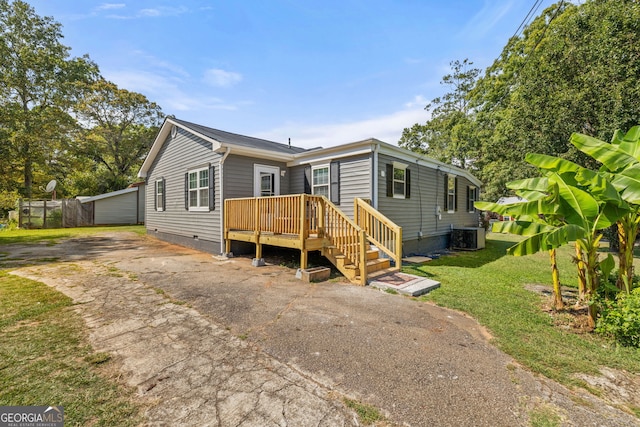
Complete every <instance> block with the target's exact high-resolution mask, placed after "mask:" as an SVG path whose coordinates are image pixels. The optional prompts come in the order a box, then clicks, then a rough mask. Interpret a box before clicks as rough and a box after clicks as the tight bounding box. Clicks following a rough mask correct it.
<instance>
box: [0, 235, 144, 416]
mask: <svg viewBox="0 0 640 427" xmlns="http://www.w3.org/2000/svg"><path fill="white" fill-rule="evenodd" d="M105 230H114V231H115V229H113V228H109V229H107V228H86V229H52V230H14V231H8V230H3V231H0V252H2V245H3V244H8V243H29V242H38V241H43V240H48V241H55V240H57V239H61V238H66V237H71V236H77V235H86V234H91V233H96V232H100V231H105ZM117 230H124V231H136V232H143V230H144V229H143V227H118V228H117ZM72 304H73V303H72V301H71V300H70V299H69V298H67V297H66V296H64V295H63V294H61V293H60V292H57V291H55V290H53V289H52V288H49V287H48V286H46V285H44V284H42V283H40V282H35V281H32V280H28V279H24V278H21V277H18V276H13V275H10V274H8V272H7V271H6V270H5V271H3V270H0V384H2V386H1V387H0V405H2V406H30V405H38V406H43V405H44V406H48V405H55V406H58V405H62V406H64V411H65V425H68V426H86V425H92V426H115V425H117V426H135V425H139V424H140V423H141V421H142V416H141V413H142V408H141V407H140V406H139V404H137V403H135V399H134V397H133V393H134V391H133V390H131V389H129V388H127V387H125V386H123V385H122V384H119V383H118V382H117V381H115V380H114V379H113V378H111V377H110V375H109V371H110V368H111V367H110V356H109V355H108V354H104V353H95V352H94V351H93V350H92V348H91V346H90V345H89V343H88V340H87V330H86V326H85V325H84V322H83V320H82V319H81V318H80V316H79V315H78V314H77V313H76V312H75V311H73V309H72Z"/></svg>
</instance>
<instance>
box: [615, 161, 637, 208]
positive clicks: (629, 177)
mask: <svg viewBox="0 0 640 427" xmlns="http://www.w3.org/2000/svg"><path fill="white" fill-rule="evenodd" d="M613 186H614V187H615V188H616V189H617V190H618V191H619V192H620V196H621V197H622V199H624V200H625V201H627V202H628V203H633V204H635V205H639V204H640V164H637V165H634V166H631V167H629V168H627V169H625V170H624V171H622V172H620V173H617V174H615V175H614V177H613Z"/></svg>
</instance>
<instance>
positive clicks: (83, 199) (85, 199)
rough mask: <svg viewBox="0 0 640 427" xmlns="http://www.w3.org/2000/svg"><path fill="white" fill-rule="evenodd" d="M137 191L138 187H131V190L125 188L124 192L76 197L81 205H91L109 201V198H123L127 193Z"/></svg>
mask: <svg viewBox="0 0 640 427" xmlns="http://www.w3.org/2000/svg"><path fill="white" fill-rule="evenodd" d="M136 191H138V187H129V188H125V189H124V190H118V191H112V192H110V193H104V194H98V195H97V196H91V197H84V196H79V197H76V199H78V200H80V203H89V202H95V201H96V200H102V199H108V198H109V197H116V196H121V195H123V194H127V193H133V192H136Z"/></svg>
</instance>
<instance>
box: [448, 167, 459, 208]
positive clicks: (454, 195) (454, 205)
mask: <svg viewBox="0 0 640 427" xmlns="http://www.w3.org/2000/svg"><path fill="white" fill-rule="evenodd" d="M457 177H458V176H457V175H452V174H448V175H447V180H450V179H452V180H453V203H451V204H450V203H449V195H450V194H449V181H447V213H456V197H458V195H457V194H456V190H457V189H456V178H457Z"/></svg>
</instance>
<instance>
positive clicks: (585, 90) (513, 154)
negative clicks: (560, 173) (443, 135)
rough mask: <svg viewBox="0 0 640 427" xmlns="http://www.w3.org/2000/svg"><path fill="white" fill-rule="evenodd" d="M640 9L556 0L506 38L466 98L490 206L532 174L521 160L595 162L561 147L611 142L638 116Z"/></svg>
mask: <svg viewBox="0 0 640 427" xmlns="http://www.w3.org/2000/svg"><path fill="white" fill-rule="evenodd" d="M638 58H640V3H638V2H637V1H632V0H587V1H586V2H584V3H583V4H579V5H576V4H574V3H571V2H567V1H563V2H558V3H556V4H554V5H552V6H551V7H549V8H547V9H546V10H545V11H544V12H543V13H542V14H541V15H540V16H538V17H537V18H536V19H535V20H534V21H532V23H531V24H530V25H529V26H528V27H527V28H526V29H525V31H524V32H523V34H522V36H520V37H514V38H512V39H511V40H510V41H509V42H508V43H507V45H506V46H505V48H504V49H503V51H502V53H501V55H500V57H499V58H497V59H496V61H495V62H494V63H493V65H492V66H491V67H489V68H488V69H487V70H486V72H485V74H484V76H482V77H481V78H480V79H479V80H478V83H477V85H476V86H475V87H474V89H473V90H472V91H471V101H472V103H471V105H472V107H473V108H474V110H475V111H476V128H475V132H476V134H477V135H478V138H479V139H480V140H481V142H482V144H481V146H480V148H479V152H478V155H477V161H476V162H475V163H474V165H475V166H477V168H478V172H477V174H478V177H479V178H480V179H481V180H482V181H483V182H484V184H485V188H484V191H485V195H486V197H487V198H488V199H494V200H495V199H497V198H498V197H499V196H501V195H504V194H506V193H507V192H508V190H507V188H506V185H505V184H506V182H509V181H511V180H514V179H521V178H526V177H531V176H536V175H537V171H536V169H535V168H532V167H530V166H529V165H527V164H526V163H525V161H524V156H523V153H529V152H536V153H542V154H548V155H552V156H558V157H561V158H564V159H567V160H571V161H573V162H575V163H577V164H580V165H582V166H584V167H587V168H589V169H594V170H595V169H596V168H597V166H596V163H595V161H594V160H593V159H592V158H590V157H588V156H585V155H584V154H583V153H580V152H579V151H578V150H576V149H575V148H574V147H572V146H569V145H567V144H566V135H570V134H572V133H574V132H580V133H583V134H586V135H589V136H593V137H597V138H599V139H602V140H609V139H610V138H611V136H612V135H613V132H614V131H615V130H616V129H620V128H622V129H629V128H630V127H631V126H633V125H635V124H636V122H637V120H638V118H637V112H638V111H640V96H639V95H640V86H639V85H638V84H637V82H638V79H637V76H638V75H640V61H638Z"/></svg>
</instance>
